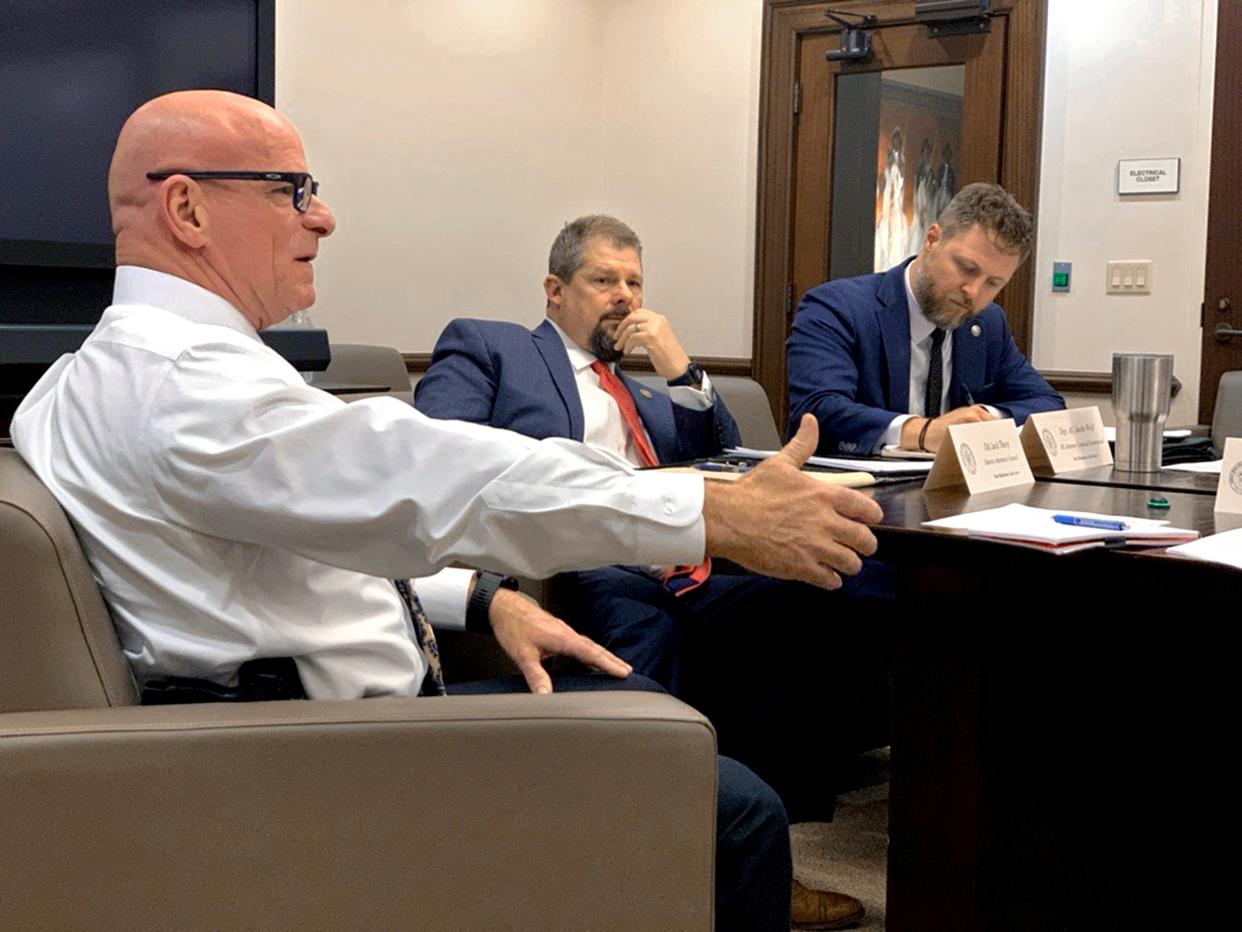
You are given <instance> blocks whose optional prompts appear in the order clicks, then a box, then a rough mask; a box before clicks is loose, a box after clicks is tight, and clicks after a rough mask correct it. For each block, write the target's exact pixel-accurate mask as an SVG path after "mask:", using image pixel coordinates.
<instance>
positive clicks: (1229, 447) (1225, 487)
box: [1216, 437, 1242, 515]
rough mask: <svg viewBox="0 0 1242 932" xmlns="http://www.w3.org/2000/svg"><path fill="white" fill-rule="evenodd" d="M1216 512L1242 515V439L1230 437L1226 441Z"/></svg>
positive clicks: (1217, 490)
mask: <svg viewBox="0 0 1242 932" xmlns="http://www.w3.org/2000/svg"><path fill="white" fill-rule="evenodd" d="M1216 511H1218V512H1223V513H1225V514H1227V515H1242V437H1230V438H1229V439H1227V440H1226V441H1225V457H1224V459H1223V460H1222V461H1221V464H1220V485H1218V486H1217V487H1216Z"/></svg>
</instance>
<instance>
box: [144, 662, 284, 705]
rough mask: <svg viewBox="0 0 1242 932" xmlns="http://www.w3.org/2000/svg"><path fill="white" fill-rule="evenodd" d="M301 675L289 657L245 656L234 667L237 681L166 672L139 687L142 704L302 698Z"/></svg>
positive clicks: (270, 700) (264, 700)
mask: <svg viewBox="0 0 1242 932" xmlns="http://www.w3.org/2000/svg"><path fill="white" fill-rule="evenodd" d="M305 698H306V691H305V690H304V689H303V688H302V678H301V677H300V676H298V667H297V664H295V663H294V662H293V658H292V657H263V658H260V659H258V660H247V661H246V662H245V663H243V664H242V665H241V666H240V667H238V668H237V685H236V686H221V685H220V684H219V683H213V682H211V681H210V680H196V679H192V678H191V677H188V676H168V677H165V678H164V679H161V680H152V681H151V682H149V683H147V684H146V685H145V686H143V687H142V704H143V705H173V704H175V703H182V702H272V701H276V700H280V699H305Z"/></svg>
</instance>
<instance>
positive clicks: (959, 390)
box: [949, 320, 987, 408]
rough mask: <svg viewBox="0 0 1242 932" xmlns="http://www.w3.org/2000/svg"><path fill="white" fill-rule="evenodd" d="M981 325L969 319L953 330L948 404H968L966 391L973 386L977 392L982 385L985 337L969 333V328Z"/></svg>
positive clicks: (985, 362) (984, 368)
mask: <svg viewBox="0 0 1242 932" xmlns="http://www.w3.org/2000/svg"><path fill="white" fill-rule="evenodd" d="M975 326H979V327H982V326H983V325H982V324H980V323H979V321H977V320H972V321H969V322H967V323H965V324H962V326H960V327H958V328H957V329H956V330H954V331H953V378H952V379H951V380H950V381H949V406H950V407H952V408H960V407H961V406H962V405H966V404H970V403H971V401H972V400H973V399H971V398H968V397H967V394H966V391H967V389H968V388H969V387H970V386H972V385H973V386H974V392H975V393H977V392H978V391H979V389H980V388H981V387H982V386H983V380H984V376H985V375H986V370H987V351H986V346H987V339H986V338H985V336H984V334H983V333H982V332H980V334H979V336H974V335H973V334H972V333H971V328H972V327H975Z"/></svg>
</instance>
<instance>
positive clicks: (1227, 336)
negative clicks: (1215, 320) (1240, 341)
mask: <svg viewBox="0 0 1242 932" xmlns="http://www.w3.org/2000/svg"><path fill="white" fill-rule="evenodd" d="M1215 334H1216V342H1217V343H1228V342H1229V341H1230V340H1231V339H1233V338H1234V337H1242V330H1235V329H1234V328H1232V327H1230V326H1229V325H1228V324H1219V325H1217V327H1216V331H1215Z"/></svg>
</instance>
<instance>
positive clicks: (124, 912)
mask: <svg viewBox="0 0 1242 932" xmlns="http://www.w3.org/2000/svg"><path fill="white" fill-rule="evenodd" d="M715 754H716V752H715V737H714V734H713V732H712V730H711V726H710V725H709V724H708V723H707V721H706V719H704V718H703V717H702V716H701V715H699V714H698V713H697V712H695V711H694V710H693V709H691V708H689V707H688V706H686V705H683V704H682V703H680V702H678V701H677V700H675V699H672V698H671V697H669V696H664V695H660V694H653V693H643V692H616V693H565V694H558V695H553V696H530V695H500V696H460V697H447V698H443V699H417V700H410V699H371V700H359V701H309V702H279V703H252V704H208V705H193V706H163V707H129V708H113V709H91V710H83V711H56V712H22V713H12V714H6V715H0V839H3V842H2V844H3V852H2V853H0V857H2V858H3V863H4V869H3V870H0V904H3V905H0V926H5V927H14V928H25V927H29V926H37V927H40V928H100V929H106V928H128V929H144V928H153V929H154V928H168V927H170V926H173V925H175V926H176V927H177V928H184V929H197V928H230V927H232V928H257V927H270V928H300V929H319V928H323V929H344V928H451V929H489V930H494V929H499V928H547V929H552V928H588V927H589V928H597V929H606V928H617V929H623V928H624V929H643V928H646V929H662V930H665V929H710V928H711V925H712V903H713V868H714V850H715V812H716V809H715V791H716V756H715Z"/></svg>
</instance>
